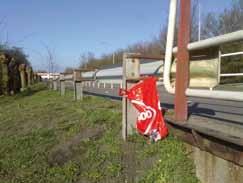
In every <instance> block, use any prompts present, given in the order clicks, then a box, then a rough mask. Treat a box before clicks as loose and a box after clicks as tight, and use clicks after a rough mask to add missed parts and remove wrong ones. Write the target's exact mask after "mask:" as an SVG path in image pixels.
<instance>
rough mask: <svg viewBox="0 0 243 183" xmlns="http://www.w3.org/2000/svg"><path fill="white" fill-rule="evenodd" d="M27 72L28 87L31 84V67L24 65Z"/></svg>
mask: <svg viewBox="0 0 243 183" xmlns="http://www.w3.org/2000/svg"><path fill="white" fill-rule="evenodd" d="M26 73H27V86H28V87H30V86H31V85H32V73H33V71H32V68H31V67H30V66H28V67H26Z"/></svg>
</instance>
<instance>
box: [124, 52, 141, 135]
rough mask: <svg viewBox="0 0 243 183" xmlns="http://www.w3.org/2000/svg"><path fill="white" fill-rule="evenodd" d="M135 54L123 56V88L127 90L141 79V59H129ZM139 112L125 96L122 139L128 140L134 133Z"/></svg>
mask: <svg viewBox="0 0 243 183" xmlns="http://www.w3.org/2000/svg"><path fill="white" fill-rule="evenodd" d="M131 55H135V54H126V53H124V55H123V80H122V88H123V89H125V90H127V89H129V88H131V87H132V86H133V85H134V84H136V82H137V81H139V78H140V62H139V59H134V58H129V56H131ZM137 114H138V112H137V111H136V110H135V108H134V107H133V106H132V104H131V103H130V102H129V101H128V100H127V98H126V97H125V96H123V98H122V137H123V139H124V140H126V139H127V136H128V135H131V134H132V133H133V130H134V129H135V122H136V118H137Z"/></svg>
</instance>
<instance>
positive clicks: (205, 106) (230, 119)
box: [84, 86, 243, 129]
mask: <svg viewBox="0 0 243 183" xmlns="http://www.w3.org/2000/svg"><path fill="white" fill-rule="evenodd" d="M118 90H119V89H118V87H115V88H113V89H112V88H110V87H109V86H108V87H107V88H104V87H103V88H102V87H100V88H97V87H87V86H86V87H85V88H84V91H85V92H88V93H89V94H95V95H101V96H104V97H111V98H113V99H118V100H121V97H119V96H118ZM158 91H159V95H160V101H161V105H162V107H163V108H167V109H173V107H174V104H173V103H174V102H173V101H174V96H173V95H171V94H169V93H167V92H166V91H165V89H164V87H163V86H159V87H158ZM188 102H189V117H193V116H197V117H200V119H203V121H214V122H217V123H222V124H230V125H231V126H232V125H234V126H236V127H237V128H238V127H239V128H242V129H243V102H235V101H226V100H216V99H207V98H199V97H189V98H188Z"/></svg>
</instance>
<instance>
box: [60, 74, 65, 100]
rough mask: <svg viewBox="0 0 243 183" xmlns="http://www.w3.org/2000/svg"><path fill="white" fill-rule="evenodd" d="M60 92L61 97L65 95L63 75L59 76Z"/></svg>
mask: <svg viewBox="0 0 243 183" xmlns="http://www.w3.org/2000/svg"><path fill="white" fill-rule="evenodd" d="M60 92H61V96H64V95H65V78H64V74H61V75H60Z"/></svg>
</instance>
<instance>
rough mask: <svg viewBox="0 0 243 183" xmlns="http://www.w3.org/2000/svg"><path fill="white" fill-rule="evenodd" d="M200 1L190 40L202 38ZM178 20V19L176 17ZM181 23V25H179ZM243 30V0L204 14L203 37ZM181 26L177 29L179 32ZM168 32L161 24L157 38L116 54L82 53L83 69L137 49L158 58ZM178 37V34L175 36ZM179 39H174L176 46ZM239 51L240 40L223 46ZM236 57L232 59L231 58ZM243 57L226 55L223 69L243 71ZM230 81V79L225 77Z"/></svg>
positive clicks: (242, 46) (117, 60)
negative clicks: (227, 56) (219, 11)
mask: <svg viewBox="0 0 243 183" xmlns="http://www.w3.org/2000/svg"><path fill="white" fill-rule="evenodd" d="M198 6H199V2H198V0H194V1H193V5H192V20H191V42H193V41H197V40H198V39H199V36H198V31H199V28H198V27H199V26H198V16H199V15H198ZM177 20H178V18H177ZM177 25H178V24H177ZM242 29H243V0H232V2H231V6H230V7H228V8H226V9H224V11H223V12H221V13H213V12H209V13H207V14H203V16H202V19H201V34H200V37H201V39H207V38H210V37H214V36H218V35H222V34H226V33H230V32H234V31H237V30H242ZM177 30H178V27H177V28H176V31H175V32H176V33H175V34H176V35H177ZM166 35H167V26H164V27H162V29H161V31H160V32H159V34H158V36H156V37H154V38H153V39H152V40H151V41H147V42H144V41H141V42H138V43H135V44H133V45H129V46H127V48H123V49H119V50H117V51H115V52H114V53H109V54H104V55H102V56H101V57H100V58H97V57H96V56H95V54H94V53H91V52H88V53H85V54H82V55H81V56H80V68H86V69H100V68H103V67H106V66H107V65H111V64H113V62H114V58H115V63H116V64H121V63H122V55H123V52H135V53H136V52H137V53H141V54H145V55H150V56H154V57H159V56H161V55H162V54H163V53H164V52H165V47H166ZM176 37H177V36H175V38H176ZM176 42H177V39H175V45H176ZM237 50H241V51H242V50H243V44H242V43H241V42H239V43H237V44H233V45H230V46H222V51H223V52H232V51H233V52H235V51H237ZM232 59H234V60H237V61H234V62H232V61H231V60H232ZM242 61H243V57H240V58H239V56H238V57H237V58H234V57H233V58H226V59H225V61H224V64H222V66H223V67H222V72H228V73H229V72H243V71H242V68H243V62H242ZM233 79H234V80H237V81H240V82H242V81H243V78H242V77H237V78H233ZM226 80H230V79H226Z"/></svg>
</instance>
